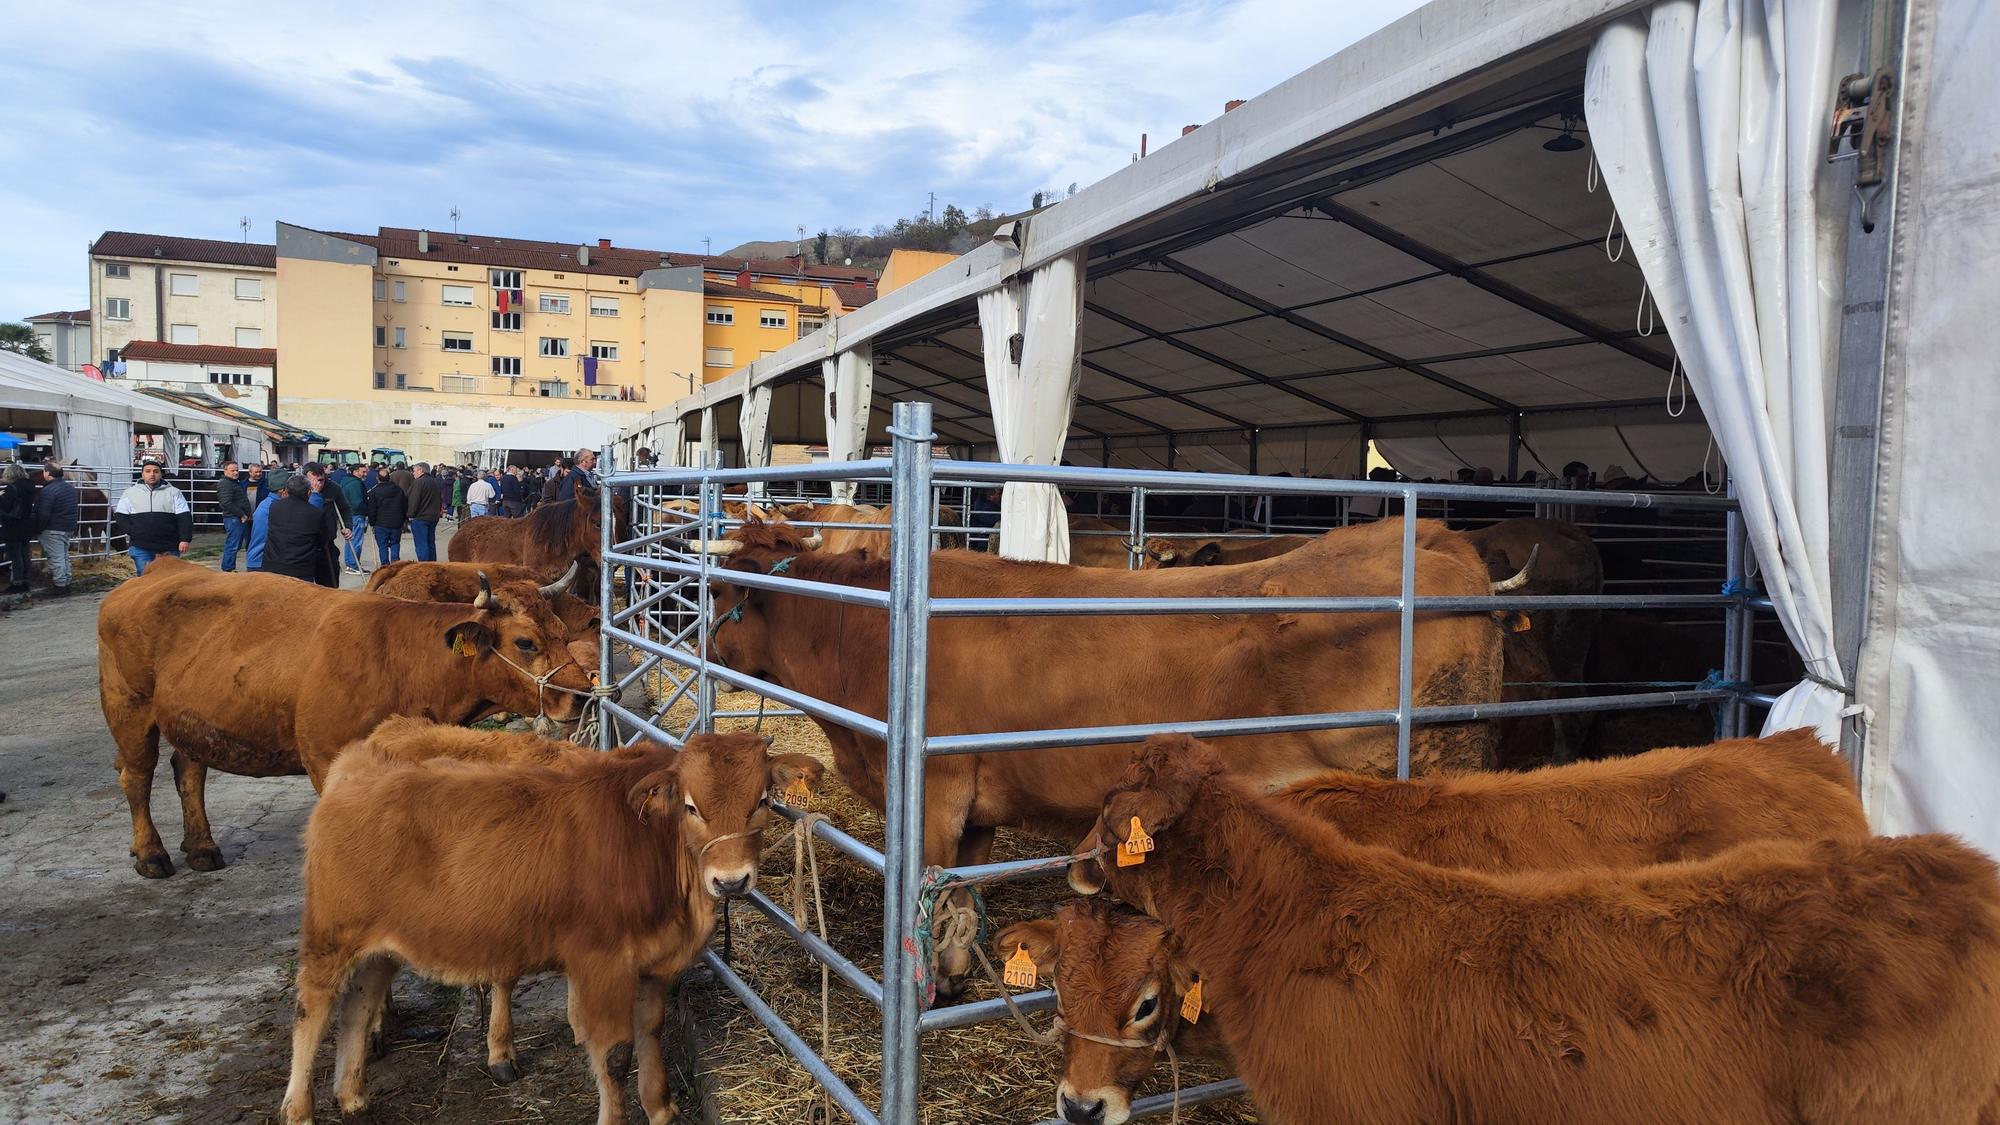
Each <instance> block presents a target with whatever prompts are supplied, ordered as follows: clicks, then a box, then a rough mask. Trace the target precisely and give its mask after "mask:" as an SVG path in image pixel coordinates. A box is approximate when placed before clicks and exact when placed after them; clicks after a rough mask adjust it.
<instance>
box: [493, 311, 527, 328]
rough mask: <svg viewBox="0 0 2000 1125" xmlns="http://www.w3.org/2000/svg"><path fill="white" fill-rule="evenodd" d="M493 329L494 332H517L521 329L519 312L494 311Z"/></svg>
mask: <svg viewBox="0 0 2000 1125" xmlns="http://www.w3.org/2000/svg"><path fill="white" fill-rule="evenodd" d="M493 330H494V331H495V332H519V331H520V330H521V314H520V313H517V312H504V313H503V312H496V313H494V314H493Z"/></svg>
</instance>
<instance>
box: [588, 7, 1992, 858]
mask: <svg viewBox="0 0 2000 1125" xmlns="http://www.w3.org/2000/svg"><path fill="white" fill-rule="evenodd" d="M1995 57H2000V8H1996V6H1995V5H1992V4H1987V3H1982V2H1981V0H1909V2H1908V3H1907V4H1905V3H1897V2H1893V0H1761V2H1756V0H1663V2H1660V3H1654V4H1650V5H1648V4H1637V3H1631V2H1627V0H1518V2H1515V3H1510V4H1506V5H1497V6H1496V5H1493V4H1490V3H1487V2H1484V0H1434V2H1433V3H1431V4H1429V5H1427V6H1426V7H1424V8H1422V9H1421V10H1419V11H1417V12H1415V13H1413V14H1411V15H1410V16H1408V17H1405V18H1404V19H1402V20H1399V21H1398V22H1396V23H1394V24H1392V25H1390V26H1389V27H1387V28H1385V29H1383V30H1382V31H1380V32H1378V33H1377V34H1375V35H1374V36H1371V37H1370V38H1368V39H1366V40H1364V41H1362V42H1361V43H1358V44H1356V45H1354V46H1353V47H1351V48H1349V49H1347V50H1345V51H1342V52H1341V53H1340V54H1338V55H1335V56H1333V57H1332V58H1329V59H1327V60H1325V61H1324V62H1322V63H1320V64H1318V65H1316V66H1314V67H1313V68H1311V69H1309V70H1307V71H1306V72H1304V73H1302V74H1300V75H1297V76H1295V77H1293V78H1291V79H1289V80H1287V81H1285V82H1284V83H1282V84H1280V85H1279V86H1277V87H1275V88H1274V89H1272V90H1270V91H1269V92H1267V93H1265V94H1264V95H1262V96H1260V97H1258V98H1255V99H1253V100H1251V101H1250V102H1249V103H1247V104H1245V105H1244V106H1242V107H1241V108H1240V109H1237V110H1236V111H1234V112H1231V113H1228V114H1227V115H1225V116H1223V117H1221V118H1219V119H1217V120H1215V121H1213V122H1210V123H1209V124H1208V125H1206V126H1204V127H1202V128H1200V129H1198V130H1196V131H1194V132H1193V133H1191V134H1189V135H1187V136H1184V137H1182V138H1180V139H1179V140H1177V141H1175V142H1174V143H1172V144H1169V145H1166V146H1164V147H1162V148H1161V149H1159V150H1158V151H1157V152H1155V153H1153V154H1152V155H1150V156H1148V157H1147V158H1146V159H1144V160H1141V161H1138V162H1136V163H1134V164H1132V165H1130V166H1129V167H1126V168H1123V169H1121V170H1119V171H1118V172H1116V173H1115V174H1113V175H1111V176H1109V177H1107V178H1106V179H1105V180H1103V181H1102V182H1100V183H1097V184H1094V185H1092V186H1091V187H1089V188H1087V189H1085V190H1084V191H1083V192H1082V193H1080V194H1079V195H1077V196H1075V197H1072V198H1070V199H1068V200H1066V201H1064V202H1062V203H1060V204H1058V205H1056V206H1054V207H1052V208H1049V209H1047V210H1045V211H1043V212H1040V213H1037V214H1035V215H1033V216H1032V217H1030V218H1028V219H1026V220H1025V221H1023V222H1022V223H1019V224H1017V225H1016V226H1015V228H1014V229H1013V230H1012V231H1011V232H1005V236H1004V237H1001V238H998V239H996V240H995V241H993V242H991V243H989V244H987V245H985V246H982V247H979V248H978V249H976V250H974V251H972V252H970V253H968V254H966V255H964V256H963V257H961V258H959V259H958V260H956V261H954V262H953V263H951V264H949V265H948V266H946V267H945V268H943V269H940V270H938V271H936V272H935V273H932V274H930V275H928V276H926V277H923V278H920V279H919V280H917V281H916V282H914V283H913V284H911V285H909V286H908V287H906V288H903V289H900V290H898V291H896V292H894V293H892V294H890V295H889V296H887V297H884V298H882V299H880V300H878V301H876V302H874V303H873V304H871V305H868V306H867V307H865V308H862V309H860V310H858V311H856V312H854V313H850V314H848V315H846V316H843V317H840V318H838V319H836V320H834V321H833V322H832V323H830V324H829V325H827V326H826V327H825V328H823V329H821V330H820V331H818V332H815V333H814V334H812V335H811V336H808V337H807V338H805V339H803V340H800V341H798V342H797V343H796V344H794V345H792V346H790V347H788V348H786V349H784V350H782V351H780V352H778V353H777V354H775V355H772V356H769V357H766V358H763V359H760V360H758V361H757V362H756V363H754V364H752V365H751V366H749V367H748V368H745V369H743V370H741V371H738V372H735V373H733V374H732V375H730V376H729V377H728V378H726V379H724V380H721V381H719V382H717V383H714V384H710V385H709V386H707V387H705V388H703V390H702V391H701V392H700V393H699V394H698V395H695V396H692V397H690V398H688V399H685V400H683V401H682V402H680V403H677V404H675V405H674V406H673V407H672V408H670V409H668V410H665V411H661V412H658V413H656V414H655V415H653V416H652V417H650V418H649V419H647V421H646V422H645V423H644V424H642V425H641V426H638V427H635V428H634V429H633V430H631V431H628V433H627V434H626V438H625V440H626V441H627V442H628V443H630V444H634V445H651V446H652V447H654V448H655V449H659V450H662V451H663V452H664V453H666V454H667V456H668V457H669V458H670V459H675V460H679V461H682V462H683V463H685V461H686V459H687V458H688V457H689V456H691V454H692V453H693V451H694V449H697V448H699V449H716V448H725V449H726V448H734V449H737V450H739V451H740V453H739V457H740V458H741V460H742V462H743V463H748V464H763V463H766V462H767V460H768V456H769V454H768V448H769V445H770V444H771V443H772V442H786V443H791V442H803V443H822V442H823V443H825V444H826V445H828V447H829V450H830V455H831V456H832V457H833V458H835V459H846V458H849V457H852V456H854V455H855V454H856V453H858V452H859V451H860V450H862V449H863V448H865V446H866V445H867V444H870V443H875V442H881V441H883V440H885V435H884V429H885V424H886V421H887V405H888V404H889V403H890V402H892V401H899V400H924V401H928V402H931V403H932V404H934V407H935V411H936V413H935V422H936V428H937V431H938V435H939V439H940V440H941V441H942V442H945V443H948V444H954V445H957V446H959V447H960V449H961V451H962V452H961V455H969V456H977V457H985V458H998V459H1004V460H1010V461H1021V462H1027V463H1043V464H1045V463H1048V462H1049V461H1050V460H1053V459H1054V458H1056V457H1062V458H1067V459H1069V460H1072V461H1074V462H1076V463H1078V464H1099V463H1109V464H1114V465H1142V466H1158V465H1165V466H1170V467H1178V468H1193V469H1223V470H1234V471H1250V472H1258V473H1274V472H1278V471H1287V472H1292V473H1301V472H1303V473H1309V474H1312V475H1320V476H1341V475H1358V474H1359V472H1360V471H1361V469H1362V466H1363V456H1364V452H1363V451H1364V450H1365V449H1366V448H1367V446H1368V444H1369V443H1370V442H1371V441H1372V442H1373V443H1375V445H1376V446H1377V448H1379V449H1380V450H1381V451H1382V452H1383V453H1384V454H1385V455H1386V456H1387V457H1389V459H1390V460H1391V462H1392V463H1395V464H1397V465H1398V466H1399V467H1401V468H1403V469H1404V470H1405V471H1407V472H1409V473H1411V474H1412V475H1416V476H1427V475H1433V474H1441V473H1445V472H1448V471H1450V470H1452V469H1454V468H1457V467H1460V466H1479V465H1486V466H1489V467H1491V468H1493V469H1495V470H1496V471H1499V472H1503V473H1507V474H1508V475H1513V473H1514V472H1515V471H1518V470H1522V469H1528V468H1535V469H1538V470H1551V471H1552V470H1556V469H1558V468H1559V467H1560V466H1561V465H1562V464H1563V462H1565V461H1567V460H1570V459H1572V458H1574V459H1580V460H1585V461H1587V462H1588V463H1590V464H1591V465H1593V466H1594V467H1599V468H1601V467H1603V466H1604V465H1605V463H1606V462H1609V461H1614V460H1615V461H1618V462H1620V463H1622V464H1624V465H1626V466H1627V467H1628V469H1630V470H1631V471H1633V472H1634V473H1635V474H1643V475H1648V476H1651V477H1652V478H1654V479H1655V480H1662V481H1679V480H1681V479H1683V478H1686V477H1689V476H1691V475H1693V474H1695V473H1697V472H1698V471H1700V470H1702V469H1703V467H1704V465H1705V464H1712V465H1714V466H1719V465H1722V464H1724V463H1726V465H1727V466H1728V469H1729V472H1730V475H1731V477H1732V479H1733V481H1734V482H1735V485H1736V487H1737V489H1738V492H1739V495H1740V497H1741V499H1742V503H1743V511H1744V519H1745V523H1746V526H1747V529H1748V532H1749V535H1750V538H1751V541H1752V545H1753V547H1754V549H1755V552H1756V556H1757V560H1758V563H1759V567H1760V571H1761V578H1762V581H1763V583H1764V586H1765V588H1766V589H1767V590H1768V592H1769V594H1770V596H1771V598H1772V601H1773V602H1774V604H1775V606H1776V608H1777V611H1778V615H1779V617H1780V619H1781V620H1782V622H1783V624H1784V627H1785V631H1786V634H1787V636H1788V637H1789V638H1790V640H1791V642H1792V644H1793V646H1794V647H1795V648H1796V649H1797V650H1798V652H1799V653H1800V654H1801V655H1802V656H1803V657H1804V659H1805V662H1806V666H1807V669H1808V677H1809V678H1808V679H1807V680H1806V681H1805V682H1803V683H1801V684H1800V685H1799V686H1798V687H1797V688H1796V689H1794V690H1793V691H1792V692H1790V693H1788V694H1787V695H1786V696H1785V697H1784V698H1783V699H1782V700H1781V701H1780V702H1779V704H1778V705H1777V707H1776V708H1774V710H1773V713H1772V717H1771V725H1772V727H1774V728H1778V727H1784V726H1791V725H1798V724H1801V723H1806V724H1812V725H1817V726H1819V727H1820V728H1821V729H1822V731H1824V732H1827V733H1829V734H1831V733H1835V732H1836V731H1837V732H1838V733H1839V734H1840V735H1841V736H1842V737H1843V741H1844V744H1845V745H1846V746H1847V747H1848V748H1849V749H1850V750H1854V751H1862V752H1864V788H1865V795H1866V797H1867V800H1868V804H1869V808H1870V810H1871V812H1872V814H1873V815H1874V816H1875V818H1876V820H1877V823H1878V825H1879V826H1880V827H1881V828H1883V829H1885V830H1888V831H1896V832H1902V831H1912V830H1948V831H1954V832H1959V833H1962V834H1964V835H1966V836H1968V837H1970V838H1972V839H1975V840H1977V841H1978V842H1979V843H1981V844H1982V845H1983V846H1985V847H1987V848H1988V849H1989V850H1993V851H1995V852H2000V819H1996V818H1995V817H1994V815H1993V814H1992V812H1991V810H1990V808H1989V805H1990V803H1991V802H1990V794H1992V793H1993V792H1995V791H2000V748H1996V746H1995V742H1994V736H1993V734H1992V733H1991V732H1993V731H1994V730H1996V729H2000V695H1996V693H1994V692H1993V691H1991V689H1990V681H1991V679H1992V676H1993V672H1994V669H1995V668H1996V667H2000V611H1996V609H1995V606H1996V605H2000V599H1996V598H1995V597H1994V596H1993V591H1992V590H1990V589H1989V587H1990V586H1991V585H1992V582H1993V579H1992V578H1991V577H1990V576H1991V574H1992V570H1993V568H1992V560H1993V559H1994V558H1995V557H2000V530H1996V527H2000V525H1996V524H1995V522H1994V521H1993V520H1992V519H1991V518H1990V517H1989V515H1988V513H1987V512H1986V511H1985V509H1984V505H1983V500H1984V497H1983V496H1981V494H1980V493H1981V491H1982V489H1983V486H1984V484H1985V482H1984V481H1983V479H1982V478H1983V473H1981V472H1979V471H1978V469H1977V465H1978V464H1979V457H1980V454H1981V453H1982V452H1983V450H1984V449H1985V445H1984V439H1985V438H1986V436H1987V435H1988V434H1990V433H1991V432H1992V430H1993V429H1994V428H1995V426H1996V425H2000V381H1996V380H1994V379H1992V378H1990V377H1989V376H1988V373H1987V371H1986V367H1987V365H1988V363H1989V362H1990V360H1989V356H1990V355H1991V352H1992V350H1993V343H1992V329H1991V319H1992V314H1991V310H1992V309H1993V308H1995V307H2000V211H1996V209H1995V208H1993V207H1992V205H1991V203H1992V199H1991V194H1992V193H1991V176H1992V169H1993V168H1995V167H2000V129H1996V128H1994V127H1993V126H1995V125H1996V120H1995V119H1996V116H2000V110H1996V108H1995V107H1996V106H2000V100H1996V99H1995V98H1993V97H1992V96H1991V95H1992V93H1993V79H1992V77H1991V60H1992V59H1993V58H1995ZM1846 75H1857V76H1860V81H1859V82H1855V83H1850V82H1848V81H1847V80H1846V79H1844V78H1843V76H1846ZM1862 92H1868V93H1870V94H1872V97H1871V98H1870V99H1869V100H1868V103H1867V106H1866V108H1865V109H1861V110H1859V111H1857V112H1853V113H1852V114H1851V115H1850V116H1847V117H1846V118H1845V119H1847V120H1851V121H1852V122H1854V123H1855V124H1856V125H1857V126H1858V128H1857V130H1856V136H1855V137H1854V138H1853V139H1852V140H1850V141H1849V142H1846V143H1844V144H1843V145H1841V146H1840V149H1841V153H1840V155H1841V156H1842V159H1840V160H1829V159H1828V137H1829V133H1830V131H1831V129H1830V124H1831V122H1832V121H1833V120H1834V118H1835V109H1836V96H1837V94H1841V93H1847V94H1850V95H1853V94H1858V93H1862ZM1848 108H1853V107H1851V106H1850V107H1848ZM1877 138H1882V139H1885V140H1884V141H1883V143H1881V144H1879V145H1877V144H1872V143H1871V142H1872V141H1874V140H1876V139H1877ZM1886 138H1895V139H1896V140H1895V143H1893V144H1892V143H1888V142H1887V141H1886ZM1579 142H1580V143H1579ZM1857 150H1865V151H1862V152H1861V154H1860V155H1859V156H1857V155H1856V152H1857ZM1005 504H1006V509H1005V510H1006V513H1007V514H1006V518H1005V519H1004V520H1003V523H1002V540H1003V549H1004V550H1005V551H1006V552H1007V553H1009V554H1013V555H1016V556H1020V557H1041V558H1059V557H1061V556H1062V554H1063V552H1064V550H1065V545H1066V537H1064V536H1063V535H1062V534H1060V527H1061V524H1060V513H1059V509H1058V508H1057V507H1056V501H1055V498H1054V496H1053V493H1052V490H1051V489H1049V488H1048V487H1047V486H1009V496H1008V498H1007V500H1006V501H1005Z"/></svg>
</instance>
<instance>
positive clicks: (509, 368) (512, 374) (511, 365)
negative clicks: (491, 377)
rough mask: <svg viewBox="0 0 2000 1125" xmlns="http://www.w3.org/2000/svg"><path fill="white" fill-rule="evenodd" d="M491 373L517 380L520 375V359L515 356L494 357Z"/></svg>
mask: <svg viewBox="0 0 2000 1125" xmlns="http://www.w3.org/2000/svg"><path fill="white" fill-rule="evenodd" d="M493 373H494V374H495V375H500V376H505V377H508V378H518V377H519V376H520V374H521V357H520V356H517V355H496V356H494V357H493Z"/></svg>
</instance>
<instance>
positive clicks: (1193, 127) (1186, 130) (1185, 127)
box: [1181, 125, 1201, 137]
mask: <svg viewBox="0 0 2000 1125" xmlns="http://www.w3.org/2000/svg"><path fill="white" fill-rule="evenodd" d="M1199 128H1201V126H1199V125H1183V126H1181V136H1183V137H1185V136H1187V135H1188V134H1189V133H1192V132H1194V131H1195V130H1196V129H1199Z"/></svg>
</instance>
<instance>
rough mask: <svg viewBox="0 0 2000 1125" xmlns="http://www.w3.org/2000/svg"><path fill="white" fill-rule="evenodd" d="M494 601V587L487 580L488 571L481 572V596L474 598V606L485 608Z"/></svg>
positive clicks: (475, 607)
mask: <svg viewBox="0 0 2000 1125" xmlns="http://www.w3.org/2000/svg"><path fill="white" fill-rule="evenodd" d="M492 602H493V587H492V585H491V584H489V583H488V582H487V581H486V572H485V571H483V570H482V571H480V572H479V596H478V597H475V598H473V599H472V608H474V609H485V608H486V607H487V606H488V605H490V604H492Z"/></svg>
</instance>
